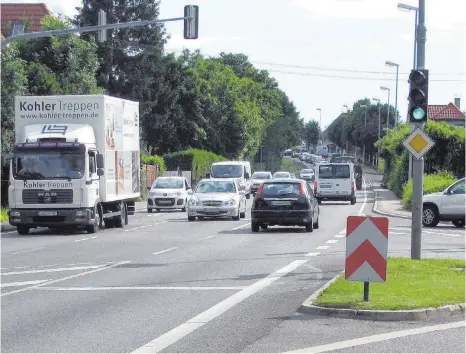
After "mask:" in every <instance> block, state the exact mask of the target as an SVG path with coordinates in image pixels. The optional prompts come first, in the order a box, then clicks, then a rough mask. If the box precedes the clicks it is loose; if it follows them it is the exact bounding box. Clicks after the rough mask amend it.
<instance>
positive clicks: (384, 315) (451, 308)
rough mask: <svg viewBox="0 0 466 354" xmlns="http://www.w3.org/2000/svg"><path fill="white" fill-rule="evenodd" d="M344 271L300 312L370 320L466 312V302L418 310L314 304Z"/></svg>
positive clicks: (316, 293)
mask: <svg viewBox="0 0 466 354" xmlns="http://www.w3.org/2000/svg"><path fill="white" fill-rule="evenodd" d="M343 273H344V271H342V272H341V273H340V274H338V275H336V276H335V277H333V278H332V279H331V280H330V281H328V282H327V283H325V284H324V285H323V286H322V287H321V288H319V289H318V290H317V291H316V292H314V294H312V295H311V296H310V297H309V298H308V299H307V300H306V301H304V302H303V303H302V304H301V306H300V307H299V309H298V312H301V313H306V314H311V315H318V316H329V317H337V318H346V319H353V320H368V321H387V322H388V321H421V320H433V319H438V318H445V317H449V316H454V315H461V314H464V313H465V307H466V304H465V303H462V304H456V305H445V306H442V307H436V308H434V307H429V308H422V309H417V310H396V311H395V310H394V311H387V310H356V309H344V308H336V307H323V306H317V305H313V302H314V301H315V300H316V299H317V298H318V297H319V295H320V294H321V293H322V291H324V290H325V289H327V288H328V287H329V286H330V285H332V284H333V283H334V282H335V281H336V280H337V278H338V276H340V275H342V274H343Z"/></svg>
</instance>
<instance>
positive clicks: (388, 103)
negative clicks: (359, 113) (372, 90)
mask: <svg viewBox="0 0 466 354" xmlns="http://www.w3.org/2000/svg"><path fill="white" fill-rule="evenodd" d="M380 89H381V90H382V91H388V99H387V129H389V128H390V126H389V123H390V89H389V88H388V87H385V86H380Z"/></svg>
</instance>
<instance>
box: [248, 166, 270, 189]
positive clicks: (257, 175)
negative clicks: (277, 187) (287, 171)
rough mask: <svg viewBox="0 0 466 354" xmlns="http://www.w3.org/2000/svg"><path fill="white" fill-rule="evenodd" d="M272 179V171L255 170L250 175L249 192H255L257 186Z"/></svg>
mask: <svg viewBox="0 0 466 354" xmlns="http://www.w3.org/2000/svg"><path fill="white" fill-rule="evenodd" d="M269 179H272V172H266V171H256V172H254V173H253V174H252V176H251V193H252V194H256V193H257V190H258V189H259V186H260V185H261V184H262V183H264V181H267V180H269Z"/></svg>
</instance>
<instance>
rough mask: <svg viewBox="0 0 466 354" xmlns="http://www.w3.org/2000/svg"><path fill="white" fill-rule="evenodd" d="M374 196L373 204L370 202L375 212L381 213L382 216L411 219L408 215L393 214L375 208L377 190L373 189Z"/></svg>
mask: <svg viewBox="0 0 466 354" xmlns="http://www.w3.org/2000/svg"><path fill="white" fill-rule="evenodd" d="M374 193H375V196H374V204H372V212H374V213H375V214H379V215H383V216H389V217H392V218H400V219H406V220H411V217H410V216H405V215H401V214H394V213H387V212H385V211H382V210H380V209H378V208H377V192H376V191H375V190H374Z"/></svg>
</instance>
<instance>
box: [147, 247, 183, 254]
mask: <svg viewBox="0 0 466 354" xmlns="http://www.w3.org/2000/svg"><path fill="white" fill-rule="evenodd" d="M177 248H178V247H172V248H167V249H166V250H161V251H158V252H154V253H152V254H153V255H158V254H162V253H166V252H170V251H173V250H176V249H177Z"/></svg>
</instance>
